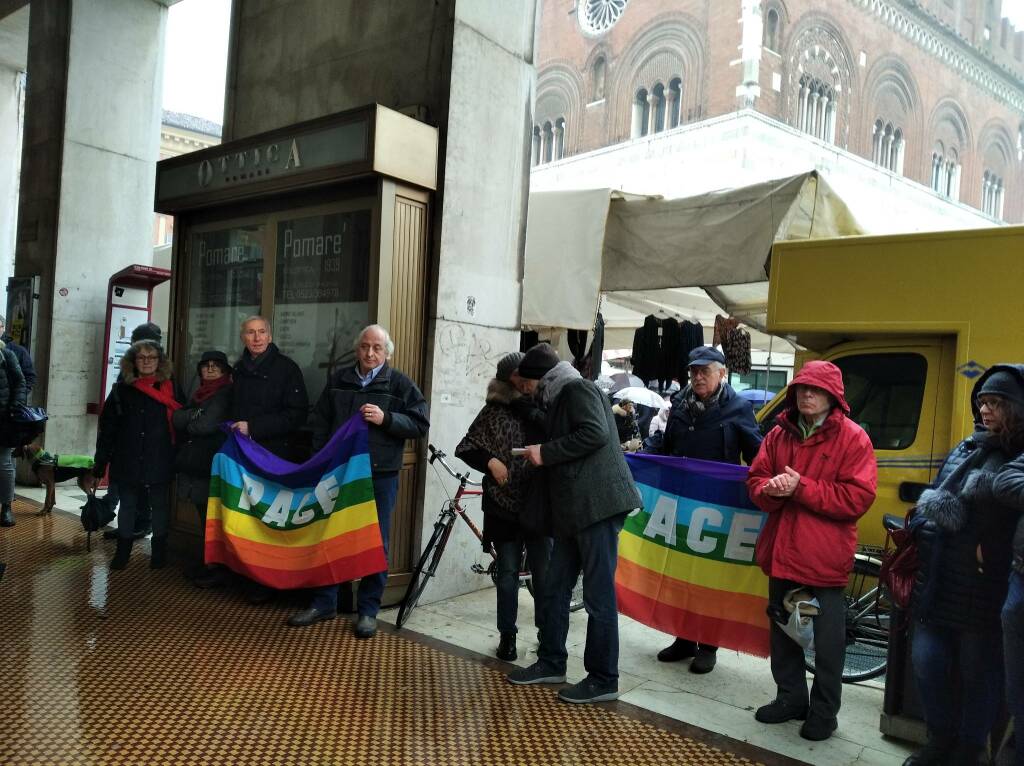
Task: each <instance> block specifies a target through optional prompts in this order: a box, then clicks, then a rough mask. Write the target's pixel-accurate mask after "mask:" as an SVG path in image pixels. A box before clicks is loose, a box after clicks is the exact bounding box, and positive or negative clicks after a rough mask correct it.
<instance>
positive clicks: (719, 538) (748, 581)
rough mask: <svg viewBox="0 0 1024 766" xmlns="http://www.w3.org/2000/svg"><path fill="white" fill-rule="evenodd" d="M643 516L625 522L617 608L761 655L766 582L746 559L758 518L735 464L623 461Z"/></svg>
mask: <svg viewBox="0 0 1024 766" xmlns="http://www.w3.org/2000/svg"><path fill="white" fill-rule="evenodd" d="M626 460H627V462H628V463H629V467H630V470H631V471H632V472H633V479H634V480H635V481H636V484H637V489H639V490H640V494H641V496H642V497H643V510H640V511H635V512H634V513H632V514H631V515H630V516H629V517H628V518H627V519H626V525H625V527H623V530H622V534H621V535H620V536H619V563H618V570H617V571H616V574H615V584H616V595H617V597H618V601H619V611H620V612H622V613H623V614H625V615H627V616H629V617H632V618H633V619H634V620H637V621H639V622H642V623H644V624H645V625H650V626H651V627H652V628H657V629H658V630H661V631H663V632H665V633H668V634H670V635H673V636H680V637H682V638H688V639H690V640H692V641H697V642H699V643H702V644H703V643H707V644H711V645H713V646H722V647H726V648H729V649H736V650H738V651H741V652H746V653H747V654H754V655H757V656H759V657H767V656H768V616H767V614H765V608H766V607H767V605H768V578H767V576H765V574H764V573H763V572H761V569H760V567H758V566H757V563H756V562H755V561H754V544H755V542H756V541H757V535H758V532H760V530H761V527H762V526H763V524H764V521H765V518H766V514H765V513H764V512H763V511H761V510H760V509H758V508H757V507H756V506H755V505H754V504H753V503H751V502H750V499H749V497H748V496H747V488H746V485H745V484H744V481H745V479H746V476H747V469H746V467H744V466H736V465H729V464H726V463H713V462H709V461H706V460H691V459H688V458H677V457H662V456H660V455H627V456H626Z"/></svg>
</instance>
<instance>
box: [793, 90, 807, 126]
mask: <svg viewBox="0 0 1024 766" xmlns="http://www.w3.org/2000/svg"><path fill="white" fill-rule="evenodd" d="M808 95H809V91H808V90H807V86H806V85H801V86H800V105H799V106H798V107H797V112H796V128H797V130H806V127H805V125H806V122H805V120H806V116H807V102H808V98H807V96H808Z"/></svg>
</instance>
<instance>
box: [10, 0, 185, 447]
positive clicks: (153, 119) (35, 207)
mask: <svg viewBox="0 0 1024 766" xmlns="http://www.w3.org/2000/svg"><path fill="white" fill-rule="evenodd" d="M166 15H167V9H166V7H165V6H164V5H163V3H160V2H156V0H147V1H146V2H139V1H138V0H71V2H69V1H68V0H34V1H33V3H32V17H31V28H30V42H29V74H30V77H31V78H32V88H31V90H30V92H29V96H28V103H27V106H26V121H25V125H26V128H25V152H24V159H23V162H24V172H23V177H24V179H25V182H24V183H23V184H22V200H21V207H20V218H19V235H20V236H19V243H18V262H17V267H16V268H17V273H18V274H19V275H30V274H41V275H42V277H43V279H42V289H41V294H40V303H39V308H40V322H39V325H38V327H39V332H38V338H39V344H38V348H36V349H33V355H34V357H35V359H36V362H37V364H36V367H37V369H38V370H39V371H40V386H39V390H38V393H37V394H36V399H37V400H41V401H45V403H46V406H47V409H48V411H49V414H50V422H49V425H48V428H47V438H46V444H47V447H48V448H49V449H50V450H52V451H58V452H67V451H74V452H90V451H91V449H92V446H93V444H94V442H95V428H96V419H95V417H92V416H89V417H86V416H85V412H86V406H87V405H88V404H89V403H90V402H95V401H97V400H98V398H99V381H100V370H101V366H102V361H103V360H102V358H101V357H102V353H103V342H102V331H103V325H104V322H105V320H106V314H105V307H106V289H107V279H108V278H109V276H110V275H111V274H112V273H114V272H115V271H117V270H119V269H121V268H123V267H124V266H127V265H129V264H131V263H144V264H148V263H150V261H151V259H152V242H151V236H152V224H153V203H152V199H153V186H154V180H155V161H156V157H157V146H158V140H159V126H160V97H161V85H162V79H161V75H162V68H163V61H162V56H163V53H162V51H163V33H164V25H165V22H166Z"/></svg>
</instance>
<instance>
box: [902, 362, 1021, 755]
mask: <svg viewBox="0 0 1024 766" xmlns="http://www.w3.org/2000/svg"><path fill="white" fill-rule="evenodd" d="M1022 370H1024V368H1021V367H1018V366H1015V365H1007V364H998V365H994V366H993V367H990V368H989V369H988V370H986V372H985V374H984V375H982V377H980V378H979V379H978V382H977V383H976V384H975V386H974V391H973V395H972V398H971V404H972V409H973V411H974V422H975V427H976V430H975V432H974V433H973V434H972V435H971V436H969V437H967V438H966V439H964V440H963V441H962V442H960V444H959V445H957V447H956V448H955V449H954V450H953V451H952V452H951V453H950V454H949V457H947V458H946V461H945V463H944V464H943V466H942V468H941V469H939V474H938V476H937V477H936V479H935V482H934V484H933V485H932V488H931V489H928V490H925V492H924V493H923V494H922V495H921V498H920V499H919V500H918V503H917V514H916V517H915V518H914V519H913V521H912V522H911V527H912V528H913V529H914V530H915V531H914V537H915V540H916V541H917V546H918V559H919V561H920V566H919V569H918V572H917V578H916V581H915V584H914V592H913V597H912V602H911V610H912V615H913V617H914V620H915V626H914V635H913V644H912V663H913V668H914V677H915V680H916V682H917V688H918V694H919V697H920V699H921V706H922V708H923V710H924V720H925V724H926V725H927V727H928V742H927V744H926V745H925V747H924V748H922V749H921V750H919V751H917V752H916V753H914V754H913V755H911V756H910V757H909V758H908V759H907V760H906V761H905V766H926V765H927V764H972V765H973V764H977V763H988V755H987V751H986V741H987V740H988V737H989V733H990V731H991V730H992V726H993V724H994V723H995V720H996V716H997V714H998V711H999V708H1000V707H1001V705H1002V702H1003V676H1004V668H1003V639H1002V630H1001V624H1000V612H1001V611H1002V608H1003V602H1004V601H1005V600H1006V593H1007V584H1008V579H1009V575H1010V562H1011V558H1012V543H1013V534H1014V529H1015V527H1016V522H1017V519H1018V517H1019V516H1020V515H1021V510H1022V507H1021V503H1020V501H1019V500H1014V499H1012V498H1006V497H997V496H995V494H994V493H993V491H992V485H993V479H994V478H995V477H996V475H997V473H998V472H999V471H1000V469H1002V468H1003V466H1004V464H1006V463H1007V462H1008V461H1010V460H1011V459H1012V458H1014V457H1016V456H1017V455H1019V454H1020V453H1021V451H1022V450H1024V372H1022ZM958 687H959V688H958Z"/></svg>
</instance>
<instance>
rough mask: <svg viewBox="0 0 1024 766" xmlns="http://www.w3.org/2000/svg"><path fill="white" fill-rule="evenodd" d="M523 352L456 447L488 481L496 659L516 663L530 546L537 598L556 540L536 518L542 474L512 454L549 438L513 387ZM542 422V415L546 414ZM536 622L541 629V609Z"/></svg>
mask: <svg viewBox="0 0 1024 766" xmlns="http://www.w3.org/2000/svg"><path fill="white" fill-rule="evenodd" d="M522 358H523V354H522V353H519V352H514V353H511V354H506V355H505V356H503V357H502V358H501V360H500V361H499V362H498V367H497V370H496V373H495V377H494V379H492V380H491V381H490V382H489V383H488V384H487V399H486V404H484V407H483V409H482V410H480V412H479V413H478V414H477V416H476V418H475V419H474V420H473V423H472V424H471V425H470V427H469V431H468V432H467V433H466V435H465V437H463V439H462V441H461V442H459V445H458V447H456V448H455V456H456V457H458V458H460V459H461V460H462V461H463V462H465V463H466V464H467V465H469V466H470V467H471V468H474V469H476V470H477V471H481V472H482V473H483V474H484V479H483V487H484V493H483V500H482V502H481V506H482V508H483V512H484V539H483V545H484V550H490V547H491V546H492V545H493V546H494V550H495V553H496V554H497V578H496V581H495V585H496V589H497V622H498V632H499V633H500V634H501V640H500V642H499V644H498V650H497V652H496V656H497V657H498V658H499V659H502V660H508V661H511V660H514V659H516V632H517V627H516V617H517V612H518V608H519V565H520V561H521V560H522V556H523V548H524V546H525V548H526V557H527V562H528V565H529V568H530V572H531V574H532V576H533V589H534V599H537V598H538V597H539V596H538V594H539V593H541V590H542V588H543V586H544V574H545V571H546V569H547V563H548V559H549V558H550V556H551V538H550V537H548V536H547V534H546V532H545V531H544V530H543V529H539V528H538V526H539V525H537V524H536V523H531V520H532V519H535V518H537V517H538V516H539V515H540V514H537V513H527V511H535V510H536V508H534V506H535V505H536V504H537V503H540V502H542V497H543V492H542V491H541V487H540V484H539V482H541V481H542V480H543V477H542V475H541V472H540V471H538V470H537V469H535V468H533V467H532V466H531V465H530V464H529V463H528V462H527V461H526V460H525V459H524V458H522V457H516V456H513V455H512V448H513V447H525V446H526V445H527V444H536V443H537V442H538V441H540V440H541V439H542V438H543V430H542V428H541V427H540V426H539V425H538V414H539V410H536V408H535V406H534V404H533V403H532V401H531V400H530V399H529V398H528V397H523V395H522V394H520V393H519V392H518V391H517V390H516V387H515V385H514V383H513V376H515V375H516V367H518V366H519V362H520V360H521V359H522ZM541 422H542V416H541ZM534 613H535V615H536V617H535V622H536V623H537V629H538V631H539V630H540V623H539V610H537V609H535V610H534Z"/></svg>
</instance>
